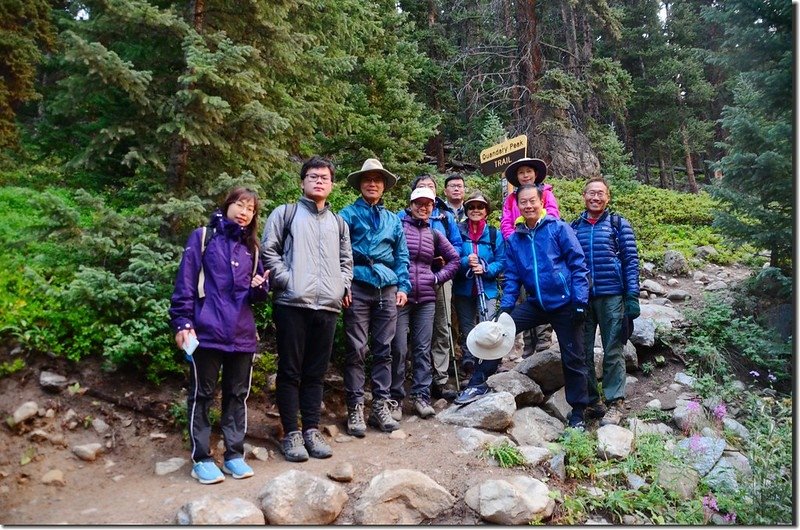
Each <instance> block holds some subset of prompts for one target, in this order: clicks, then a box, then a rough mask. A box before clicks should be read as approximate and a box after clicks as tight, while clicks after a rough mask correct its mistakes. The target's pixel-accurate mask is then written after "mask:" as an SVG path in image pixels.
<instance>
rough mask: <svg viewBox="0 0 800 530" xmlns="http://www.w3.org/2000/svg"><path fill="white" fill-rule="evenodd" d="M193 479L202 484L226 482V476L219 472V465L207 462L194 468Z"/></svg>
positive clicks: (199, 463) (198, 463)
mask: <svg viewBox="0 0 800 530" xmlns="http://www.w3.org/2000/svg"><path fill="white" fill-rule="evenodd" d="M192 478H196V479H197V481H198V482H200V484H216V483H217V482H222V481H223V480H225V475H223V474H222V471H220V470H219V468H218V467H217V464H215V463H214V462H212V461H210V460H207V461H204V462H197V463H196V464H195V465H193V466H192Z"/></svg>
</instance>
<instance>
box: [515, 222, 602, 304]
mask: <svg viewBox="0 0 800 530" xmlns="http://www.w3.org/2000/svg"><path fill="white" fill-rule="evenodd" d="M587 272H588V271H587V269H586V260H585V259H584V257H583V250H581V245H580V243H578V240H577V239H575V234H574V233H573V232H572V229H571V228H570V227H569V225H568V224H567V223H565V222H564V221H561V220H560V219H556V218H555V217H552V216H550V215H549V214H548V215H547V216H545V217H544V218H543V219H541V220H540V221H539V222H538V223H537V225H536V227H534V228H528V227H527V226H525V224H524V223H519V224H517V227H516V229H515V230H514V232H513V233H512V234H511V235H510V236H508V239H506V268H505V283H504V284H503V298H502V300H501V302H500V307H502V308H511V307H514V304H515V303H516V301H517V297H518V296H519V291H520V287H521V286H522V285H524V286H525V291H526V292H527V293H528V300H530V301H531V302H532V303H538V305H539V306H540V307H542V308H543V309H544V310H545V311H555V310H556V309H559V308H561V307H564V306H566V305H568V304H572V305H578V304H586V303H587V302H588V300H589V280H588V274H587Z"/></svg>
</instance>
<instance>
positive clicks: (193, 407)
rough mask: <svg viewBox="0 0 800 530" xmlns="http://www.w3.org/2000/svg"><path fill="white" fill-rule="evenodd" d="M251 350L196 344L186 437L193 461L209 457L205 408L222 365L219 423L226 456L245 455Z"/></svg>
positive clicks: (250, 377) (188, 402)
mask: <svg viewBox="0 0 800 530" xmlns="http://www.w3.org/2000/svg"><path fill="white" fill-rule="evenodd" d="M253 356H254V354H253V353H230V352H224V351H220V350H213V349H210V348H203V347H202V346H201V347H198V348H197V350H195V352H194V355H193V357H194V360H193V362H192V363H191V367H190V370H189V375H190V381H189V397H188V399H187V405H188V407H189V437H190V438H191V442H192V461H193V462H201V461H203V460H212V457H211V447H210V436H211V423H210V422H209V420H208V411H209V409H210V408H211V404H212V403H213V402H214V392H215V391H216V387H217V379H218V378H219V371H220V368H221V369H222V415H221V417H220V427H221V428H222V437H223V439H224V441H225V456H224V458H225V460H231V459H233V458H242V457H243V456H244V436H245V433H246V432H247V396H248V395H249V394H250V380H251V379H252V374H253Z"/></svg>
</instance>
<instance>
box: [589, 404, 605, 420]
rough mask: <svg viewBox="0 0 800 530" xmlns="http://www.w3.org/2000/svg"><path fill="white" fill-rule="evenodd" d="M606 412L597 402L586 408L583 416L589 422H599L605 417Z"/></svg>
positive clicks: (603, 406)
mask: <svg viewBox="0 0 800 530" xmlns="http://www.w3.org/2000/svg"><path fill="white" fill-rule="evenodd" d="M607 411H608V409H606V406H605V405H603V402H602V401H600V400H598V401H595V402H594V403H592V404H590V405H589V406H588V407H586V411H585V414H586V417H587V418H589V419H590V420H599V419H600V418H602V417H603V416H605V415H606V412H607Z"/></svg>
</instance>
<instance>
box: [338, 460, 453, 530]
mask: <svg viewBox="0 0 800 530" xmlns="http://www.w3.org/2000/svg"><path fill="white" fill-rule="evenodd" d="M454 503H455V498H454V497H453V496H452V495H450V492H448V491H447V490H446V489H444V488H443V487H442V486H440V485H439V484H437V483H436V481H434V480H433V479H432V478H430V477H429V476H427V475H426V474H424V473H420V472H419V471H414V470H411V469H397V470H387V471H384V472H382V473H380V474H379V475H376V476H375V477H373V478H372V480H370V482H369V486H367V489H366V490H364V493H363V494H362V495H361V497H360V498H359V499H358V501H357V502H356V505H355V512H354V514H355V523H356V524H359V525H396V524H419V523H422V522H424V521H428V520H430V519H433V518H435V517H437V516H438V515H439V514H440V513H442V512H443V511H445V510H448V509H450V508H451V507H452V506H453V504H454Z"/></svg>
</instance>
